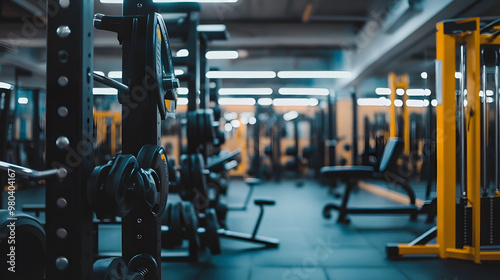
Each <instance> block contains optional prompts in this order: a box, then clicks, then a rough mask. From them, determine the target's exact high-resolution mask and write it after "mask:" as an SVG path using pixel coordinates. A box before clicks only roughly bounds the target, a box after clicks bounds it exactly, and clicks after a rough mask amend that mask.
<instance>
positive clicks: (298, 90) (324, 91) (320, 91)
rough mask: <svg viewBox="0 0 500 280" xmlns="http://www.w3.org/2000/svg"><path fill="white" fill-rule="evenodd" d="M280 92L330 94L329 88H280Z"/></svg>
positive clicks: (287, 93) (288, 93)
mask: <svg viewBox="0 0 500 280" xmlns="http://www.w3.org/2000/svg"><path fill="white" fill-rule="evenodd" d="M278 92H279V93H280V94H282V95H329V94H330V90H328V89H327V88H280V89H279V90H278Z"/></svg>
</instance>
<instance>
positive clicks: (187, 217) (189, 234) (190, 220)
mask: <svg viewBox="0 0 500 280" xmlns="http://www.w3.org/2000/svg"><path fill="white" fill-rule="evenodd" d="M182 210H183V215H182V226H183V231H184V233H185V236H186V238H187V239H188V240H189V244H190V246H191V245H194V246H196V248H199V247H200V239H199V236H198V227H199V225H198V217H197V216H196V210H195V209H194V206H193V204H192V203H191V202H189V201H183V202H182Z"/></svg>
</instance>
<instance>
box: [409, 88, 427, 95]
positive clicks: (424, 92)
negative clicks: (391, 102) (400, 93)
mask: <svg viewBox="0 0 500 280" xmlns="http://www.w3.org/2000/svg"><path fill="white" fill-rule="evenodd" d="M406 95H408V96H429V95H431V90H430V89H407V90H406Z"/></svg>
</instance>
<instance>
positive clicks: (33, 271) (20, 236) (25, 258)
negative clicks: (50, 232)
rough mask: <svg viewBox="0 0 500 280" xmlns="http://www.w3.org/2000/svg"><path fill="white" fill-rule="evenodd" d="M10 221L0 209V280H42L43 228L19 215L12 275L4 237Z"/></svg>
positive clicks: (43, 256)
mask: <svg viewBox="0 0 500 280" xmlns="http://www.w3.org/2000/svg"><path fill="white" fill-rule="evenodd" d="M8 218H13V216H11V215H10V214H9V211H7V210H0V255H1V256H2V257H1V259H2V261H1V262H0V279H2V280H27V279H33V280H42V279H44V275H45V255H46V238H45V230H44V228H43V226H42V225H41V224H40V223H39V222H38V221H37V220H36V219H35V218H33V217H31V216H28V215H24V214H20V215H16V216H14V218H17V220H16V221H15V233H16V239H15V242H16V243H15V247H16V250H15V273H12V272H11V271H9V270H8V268H9V267H11V265H10V264H9V261H10V258H11V257H10V256H9V254H11V251H10V247H11V246H13V244H9V241H8V240H9V239H8V238H7V236H9V235H10V228H9V225H10V224H11V223H12V222H13V221H9V220H8Z"/></svg>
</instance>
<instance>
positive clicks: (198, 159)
mask: <svg viewBox="0 0 500 280" xmlns="http://www.w3.org/2000/svg"><path fill="white" fill-rule="evenodd" d="M190 159H191V166H190V171H191V172H190V178H191V183H192V184H191V186H190V190H191V193H192V198H193V200H192V201H193V203H194V204H195V205H196V207H198V208H199V209H201V208H205V207H207V206H208V189H207V180H206V177H205V173H204V169H205V164H204V160H203V155H202V154H194V155H191V156H190Z"/></svg>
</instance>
